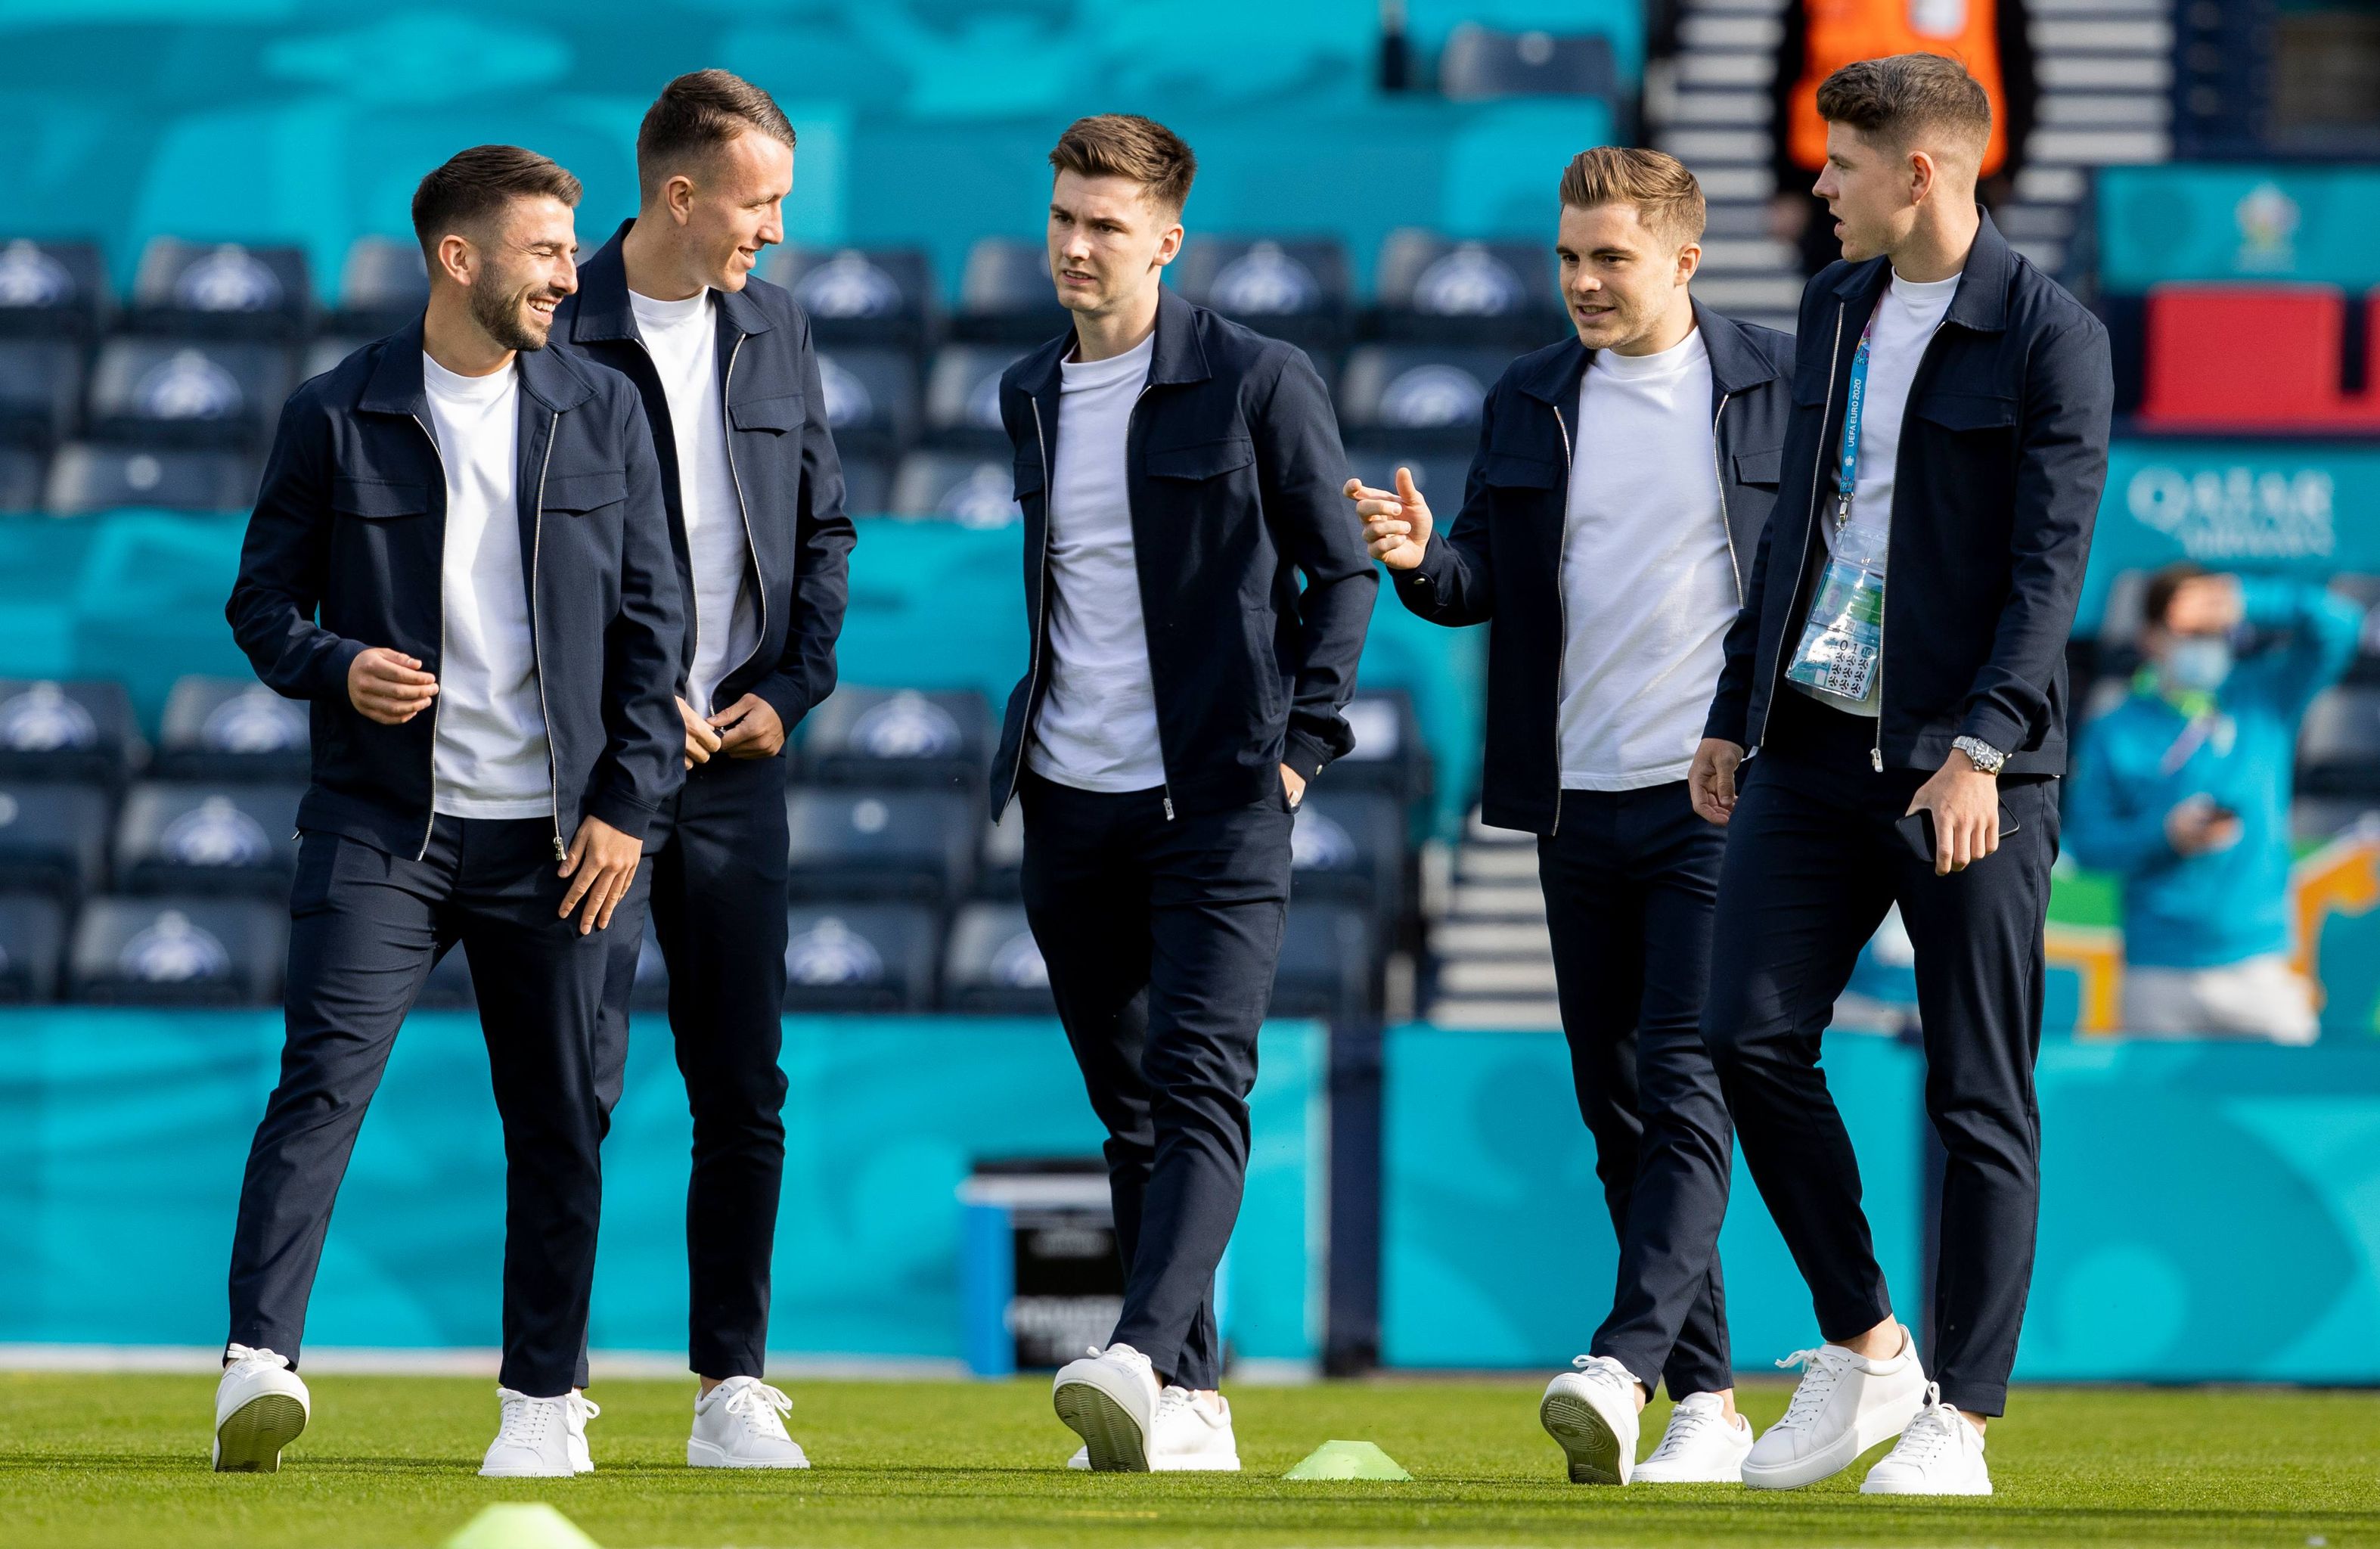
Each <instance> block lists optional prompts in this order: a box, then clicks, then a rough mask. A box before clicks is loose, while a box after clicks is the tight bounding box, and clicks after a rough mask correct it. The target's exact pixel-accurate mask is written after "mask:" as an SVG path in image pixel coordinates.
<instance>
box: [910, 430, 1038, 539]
mask: <svg viewBox="0 0 2380 1549" xmlns="http://www.w3.org/2000/svg"><path fill="white" fill-rule="evenodd" d="M891 505H892V515H893V516H896V517H908V518H913V519H923V520H929V521H949V522H956V523H958V524H959V525H960V526H961V527H1006V526H1007V525H1009V524H1010V523H1011V522H1017V521H1022V520H1024V519H1025V513H1024V511H1023V510H1022V509H1021V508H1019V507H1018V506H1017V504H1016V465H1015V464H1014V462H1012V461H1010V460H1009V457H1008V453H1007V452H1006V451H1005V450H1004V449H1003V450H1002V451H1001V452H999V453H997V454H991V453H987V454H984V455H982V456H974V455H970V454H968V453H965V452H912V453H910V454H909V455H908V456H907V457H903V458H902V459H901V469H900V471H899V472H898V473H896V474H894V475H893V477H892V502H891Z"/></svg>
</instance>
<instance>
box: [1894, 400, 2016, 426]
mask: <svg viewBox="0 0 2380 1549" xmlns="http://www.w3.org/2000/svg"><path fill="white" fill-rule="evenodd" d="M1915 412H1916V415H1917V417H1918V418H1919V419H1921V420H1924V421H1927V422H1928V423H1930V424H1934V425H1938V426H1940V427H1941V428H1942V429H1944V430H1946V431H1956V432H1958V433H1961V434H1967V433H1976V434H1981V433H1989V432H2001V433H2007V432H2010V431H2013V430H2015V429H2016V399H2015V398H2013V397H2010V396H2008V395H2006V394H2002V393H1938V392H1937V393H1928V394H1926V395H1925V402H1923V403H1921V404H1919V405H1917V407H1916V410H1915Z"/></svg>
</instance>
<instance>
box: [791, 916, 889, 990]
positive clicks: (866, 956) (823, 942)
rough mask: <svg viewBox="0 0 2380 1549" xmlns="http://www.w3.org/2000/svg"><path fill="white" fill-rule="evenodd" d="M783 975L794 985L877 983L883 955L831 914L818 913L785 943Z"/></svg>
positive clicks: (882, 965) (882, 976)
mask: <svg viewBox="0 0 2380 1549" xmlns="http://www.w3.org/2000/svg"><path fill="white" fill-rule="evenodd" d="M785 977H786V978H788V979H790V980H792V981H793V982H795V983H796V984H809V985H815V986H821V987H823V986H829V985H834V984H880V983H882V982H884V957H883V954H881V953H880V952H878V951H877V950H876V947H875V945H874V944H873V943H871V942H869V941H868V938H867V937H865V936H863V935H860V934H858V933H856V932H854V931H853V930H852V928H851V927H850V926H848V925H846V924H844V922H843V921H842V920H840V919H839V918H837V917H836V916H834V915H832V914H829V915H822V916H820V919H819V921H818V922H817V923H816V924H814V925H812V926H811V927H810V928H809V929H808V930H807V931H804V932H802V933H800V934H799V935H796V936H794V937H792V938H791V939H789V940H788V941H787V942H786V943H785Z"/></svg>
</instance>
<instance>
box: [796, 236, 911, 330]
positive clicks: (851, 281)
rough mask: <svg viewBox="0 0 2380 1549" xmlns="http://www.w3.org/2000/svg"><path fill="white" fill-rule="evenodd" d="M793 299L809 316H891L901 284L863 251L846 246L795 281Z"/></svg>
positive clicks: (898, 299)
mask: <svg viewBox="0 0 2380 1549" xmlns="http://www.w3.org/2000/svg"><path fill="white" fill-rule="evenodd" d="M794 299H795V300H796V301H799V302H800V303H801V304H802V308H803V310H804V311H807V312H808V313H809V314H810V315H811V316H812V317H891V316H892V315H893V314H894V313H895V312H898V311H900V310H901V286H900V282H898V281H896V280H895V279H893V277H892V275H890V274H886V273H885V272H884V271H883V270H881V269H880V268H878V267H877V266H876V265H875V264H873V263H870V262H868V257H867V255H866V254H864V253H858V252H853V251H849V250H845V251H843V252H839V253H837V254H835V255H834V256H833V257H832V258H830V259H828V260H827V261H826V262H824V263H821V264H820V265H819V266H818V267H817V268H815V269H812V270H811V271H810V272H809V273H808V274H804V275H803V276H802V277H801V278H800V280H798V281H796V282H795V286H794Z"/></svg>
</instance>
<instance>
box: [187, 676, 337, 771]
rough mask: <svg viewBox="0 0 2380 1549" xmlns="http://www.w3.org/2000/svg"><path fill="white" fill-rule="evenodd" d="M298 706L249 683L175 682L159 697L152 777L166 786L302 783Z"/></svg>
mask: <svg viewBox="0 0 2380 1549" xmlns="http://www.w3.org/2000/svg"><path fill="white" fill-rule="evenodd" d="M310 748H311V743H310V739H309V732H308V728H307V712H306V705H305V703H304V701H300V700H292V699H284V698H282V696H280V695H279V694H276V693H274V692H273V690H272V689H268V688H266V687H265V686H264V685H263V684H261V683H259V682H257V681H256V680H255V679H254V678H252V677H200V676H197V675H193V676H191V677H177V678H176V679H175V680H174V687H173V689H172V690H171V691H169V692H168V693H167V694H166V696H165V715H164V723H163V724H162V725H161V726H159V728H158V733H157V763H156V772H157V774H158V775H161V776H162V777H164V778H165V779H169V780H261V781H274V780H280V781H303V780H305V779H306V778H307V777H308V775H310V773H311V767H312V762H311V759H310Z"/></svg>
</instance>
